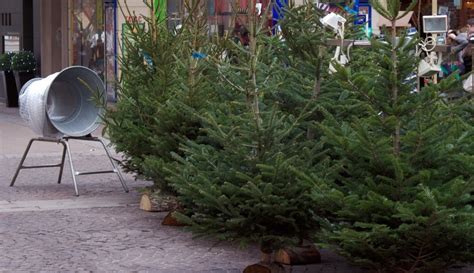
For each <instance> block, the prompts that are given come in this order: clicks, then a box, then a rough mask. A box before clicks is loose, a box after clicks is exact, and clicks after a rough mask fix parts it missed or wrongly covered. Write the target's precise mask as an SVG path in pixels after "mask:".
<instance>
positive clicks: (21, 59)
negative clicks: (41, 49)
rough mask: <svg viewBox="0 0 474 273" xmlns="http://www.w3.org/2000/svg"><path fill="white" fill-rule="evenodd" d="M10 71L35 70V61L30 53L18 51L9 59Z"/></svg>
mask: <svg viewBox="0 0 474 273" xmlns="http://www.w3.org/2000/svg"><path fill="white" fill-rule="evenodd" d="M11 69H12V70H14V71H20V72H33V71H35V70H36V59H35V56H34V55H33V52H31V51H19V52H17V53H15V54H14V55H13V57H12V58H11Z"/></svg>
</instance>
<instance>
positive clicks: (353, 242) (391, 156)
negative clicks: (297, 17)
mask: <svg viewBox="0 0 474 273" xmlns="http://www.w3.org/2000/svg"><path fill="white" fill-rule="evenodd" d="M414 4H415V2H413V3H412V4H411V7H413V5H414ZM372 6H373V8H375V9H376V10H377V12H379V13H380V14H381V15H382V16H384V17H386V18H387V19H389V20H390V21H392V26H391V27H392V28H391V32H390V33H387V37H388V38H387V43H382V42H379V41H376V40H372V46H371V48H370V49H367V52H366V54H364V55H363V56H359V57H361V58H366V57H367V56H370V55H371V54H377V55H378V56H379V58H378V60H377V61H376V62H374V63H373V64H371V65H368V66H366V67H362V69H358V68H357V65H355V66H353V67H352V69H351V68H347V69H345V68H342V67H339V71H338V75H336V77H337V78H338V80H339V81H338V82H339V84H340V86H341V88H342V89H345V90H346V92H350V93H352V94H354V96H353V97H354V98H355V99H357V100H358V101H359V103H360V105H361V106H362V107H361V108H360V109H361V111H362V112H361V113H359V114H358V115H356V116H352V117H346V118H342V119H341V118H340V117H339V118H335V117H334V115H332V114H330V112H329V111H327V112H326V119H325V120H324V121H322V122H321V123H320V129H321V130H322V132H323V137H322V140H323V141H324V142H326V143H327V145H328V146H327V147H329V148H330V149H331V155H332V159H333V160H332V161H333V164H334V166H338V167H339V168H340V169H339V176H338V177H337V179H336V180H334V182H333V183H332V187H333V188H334V189H333V190H332V191H331V192H330V194H328V195H327V196H325V197H326V198H327V199H326V200H325V201H320V202H322V203H318V204H320V205H325V208H326V215H329V218H330V220H331V221H332V222H333V223H334V230H332V232H327V233H326V234H325V238H327V239H328V242H330V243H332V244H335V245H336V249H337V250H338V251H339V252H340V253H342V254H343V255H344V256H346V257H349V258H350V259H351V260H352V261H353V262H355V263H356V264H359V265H362V266H366V267H369V268H371V269H375V270H377V271H379V272H443V271H444V270H445V269H446V268H448V267H449V266H451V265H453V264H455V263H462V262H473V261H474V254H473V252H472V249H474V210H473V209H472V202H473V197H472V192H473V190H474V176H473V171H472V170H473V167H474V145H473V144H472V139H473V136H474V128H473V125H474V124H473V119H472V111H471V112H470V113H469V112H466V111H465V110H466V108H467V109H472V101H471V102H469V101H468V102H467V104H463V105H462V107H461V108H460V105H458V104H449V103H446V102H445V101H443V100H442V98H441V96H440V93H442V92H443V91H444V90H447V89H449V87H450V85H451V84H452V83H453V81H454V79H452V78H448V79H446V80H444V81H442V82H441V83H440V84H438V85H429V86H427V87H426V88H424V89H422V90H421V91H420V92H413V87H414V86H416V85H415V84H414V81H415V80H416V78H415V79H413V80H410V76H411V74H412V73H413V71H415V70H416V65H417V61H416V58H415V57H414V56H413V53H412V52H413V50H414V45H415V44H416V42H417V41H416V40H413V41H412V42H410V43H408V44H405V43H404V41H405V39H404V37H403V36H402V37H400V39H395V37H396V36H397V33H396V31H395V27H394V26H395V21H396V20H397V19H398V18H400V16H399V15H398V11H399V8H400V2H399V1H398V0H388V1H387V8H384V7H382V6H381V5H380V3H379V2H377V1H374V2H372ZM353 59H354V58H353ZM354 62H357V60H354ZM329 182H330V181H328V183H329ZM319 236H322V235H321V234H319ZM319 238H321V237H319Z"/></svg>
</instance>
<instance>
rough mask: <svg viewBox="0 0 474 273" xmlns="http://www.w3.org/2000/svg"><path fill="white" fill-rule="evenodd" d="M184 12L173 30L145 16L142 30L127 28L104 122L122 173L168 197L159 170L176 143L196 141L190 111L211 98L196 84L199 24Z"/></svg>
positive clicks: (202, 66)
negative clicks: (113, 98)
mask: <svg viewBox="0 0 474 273" xmlns="http://www.w3.org/2000/svg"><path fill="white" fill-rule="evenodd" d="M125 8H126V7H125ZM188 8H189V10H192V11H194V12H191V13H190V15H189V16H187V17H186V18H183V20H184V22H183V28H182V29H181V30H179V31H178V30H168V29H167V27H166V25H165V24H164V23H163V22H161V21H159V20H155V19H154V18H147V17H145V21H146V23H145V27H143V26H141V25H140V24H138V23H137V22H131V23H129V24H128V29H131V30H133V31H130V32H129V33H128V34H127V35H128V36H127V39H125V41H124V43H125V44H124V45H123V46H124V48H125V49H126V52H125V54H124V56H123V57H122V58H121V59H120V62H121V69H122V79H121V83H120V87H119V88H120V90H119V98H118V102H117V105H116V106H117V107H116V109H115V110H109V111H107V113H106V115H105V119H104V120H105V122H106V124H107V132H108V134H109V136H110V139H111V141H112V142H113V143H114V144H115V145H116V149H117V150H118V151H120V152H123V153H124V155H125V159H126V160H125V162H124V164H123V166H124V167H125V169H126V170H127V171H130V172H135V173H136V174H138V175H142V176H143V177H145V178H147V179H151V180H153V181H154V183H155V186H156V187H157V188H160V189H161V190H162V191H164V192H168V193H174V190H173V189H172V188H171V187H170V186H169V185H168V183H167V181H166V180H165V179H164V175H163V170H162V169H163V168H164V167H165V166H166V164H169V163H170V162H172V161H173V159H172V158H171V153H172V152H177V153H179V151H178V146H179V144H180V143H181V141H182V139H185V138H189V139H195V138H197V137H198V135H199V128H200V123H199V120H198V119H197V118H196V117H195V115H194V112H195V111H199V109H200V108H201V107H203V106H204V105H205V104H206V103H207V98H208V97H209V96H211V94H212V92H209V90H208V88H206V87H205V84H206V82H205V81H202V80H199V79H200V78H202V77H201V74H205V73H207V72H206V71H207V70H208V67H207V66H206V63H205V62H204V60H201V59H197V58H194V57H193V53H196V52H201V51H205V49H204V48H205V47H206V45H205V44H204V43H203V42H204V41H206V40H207V36H206V30H205V28H204V27H205V25H204V24H203V23H202V18H198V17H196V16H195V14H197V12H198V11H197V9H198V8H199V7H198V6H188ZM125 12H129V11H127V10H125V11H124V13H125ZM207 53H208V54H211V53H210V52H207Z"/></svg>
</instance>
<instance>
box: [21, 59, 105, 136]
mask: <svg viewBox="0 0 474 273" xmlns="http://www.w3.org/2000/svg"><path fill="white" fill-rule="evenodd" d="M94 93H95V94H94ZM97 93H98V94H97ZM97 95H100V97H101V98H104V97H105V88H104V83H103V82H102V80H101V79H100V78H99V76H98V75H97V74H96V73H95V72H94V71H92V70H90V69H89V68H87V67H83V66H71V67H68V68H65V69H63V70H62V71H60V72H57V73H54V74H51V75H49V76H48V77H46V78H35V79H32V80H30V81H28V82H27V83H26V84H25V85H24V86H23V87H22V89H21V92H20V114H21V116H22V118H23V119H24V120H25V121H26V122H27V123H28V126H29V127H30V128H31V129H33V131H34V132H36V133H38V134H40V135H43V136H49V137H57V136H61V135H66V136H74V137H80V136H85V135H88V134H90V133H92V132H93V131H94V130H95V129H97V127H98V126H99V122H100V115H101V114H102V113H103V111H104V108H103V107H101V106H99V105H97V102H96V101H94V97H98V96H97Z"/></svg>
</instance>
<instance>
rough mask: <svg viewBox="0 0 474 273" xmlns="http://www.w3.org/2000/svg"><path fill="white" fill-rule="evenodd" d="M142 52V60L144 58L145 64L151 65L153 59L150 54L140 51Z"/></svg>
mask: <svg viewBox="0 0 474 273" xmlns="http://www.w3.org/2000/svg"><path fill="white" fill-rule="evenodd" d="M142 54H143V60H145V62H146V64H147V65H148V66H149V67H153V59H152V58H151V56H150V55H149V54H148V53H146V52H144V51H142Z"/></svg>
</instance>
